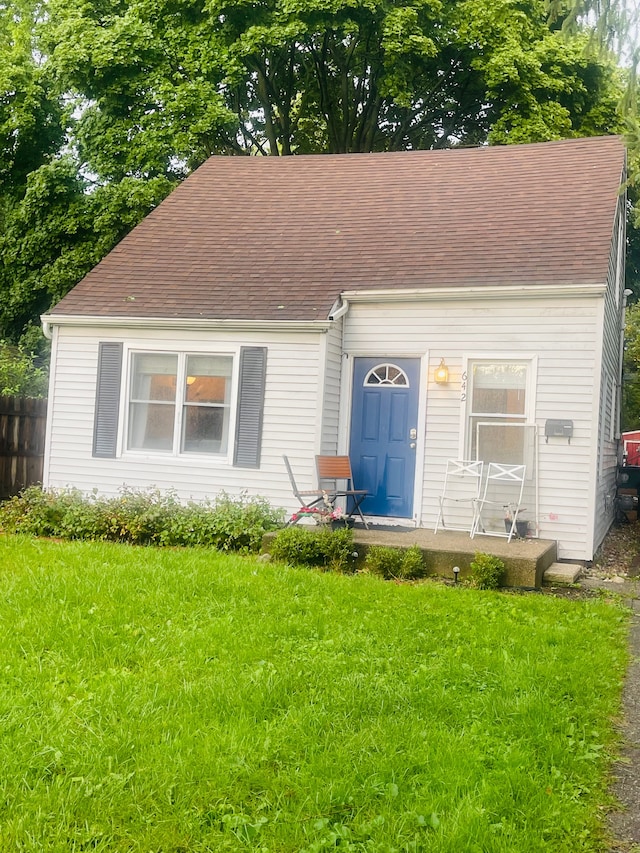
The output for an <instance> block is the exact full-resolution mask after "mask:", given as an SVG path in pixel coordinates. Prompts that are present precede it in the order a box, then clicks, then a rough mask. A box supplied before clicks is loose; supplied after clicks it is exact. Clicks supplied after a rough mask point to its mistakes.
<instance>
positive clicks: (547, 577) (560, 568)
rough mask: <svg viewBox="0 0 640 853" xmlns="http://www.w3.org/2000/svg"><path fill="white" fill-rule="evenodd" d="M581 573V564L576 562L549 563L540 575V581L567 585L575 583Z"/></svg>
mask: <svg viewBox="0 0 640 853" xmlns="http://www.w3.org/2000/svg"><path fill="white" fill-rule="evenodd" d="M581 574H582V566H580V565H579V564H578V563H551V565H550V566H549V568H548V569H547V570H546V571H545V573H544V575H543V576H542V582H543V583H544V584H549V585H553V584H565V585H569V584H572V583H575V582H576V581H577V580H578V578H579V577H580V575H581Z"/></svg>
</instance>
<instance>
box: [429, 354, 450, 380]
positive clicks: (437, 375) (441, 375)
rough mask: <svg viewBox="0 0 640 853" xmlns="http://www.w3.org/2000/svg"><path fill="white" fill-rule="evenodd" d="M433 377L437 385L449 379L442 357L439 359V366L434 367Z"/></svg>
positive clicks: (447, 369)
mask: <svg viewBox="0 0 640 853" xmlns="http://www.w3.org/2000/svg"><path fill="white" fill-rule="evenodd" d="M433 378H434V380H435V381H436V382H437V384H438V385H446V384H447V382H448V381H449V368H448V367H447V365H446V364H445V363H444V358H441V359H440V366H439V367H436V369H435V371H434V374H433Z"/></svg>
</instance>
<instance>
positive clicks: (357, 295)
mask: <svg viewBox="0 0 640 853" xmlns="http://www.w3.org/2000/svg"><path fill="white" fill-rule="evenodd" d="M606 291H607V285H606V282H593V283H592V284H530V285H510V284H506V285H492V286H488V287H487V286H484V285H483V286H481V287H433V288H429V289H425V288H417V287H416V288H410V289H409V288H407V289H406V290H400V289H398V290H396V289H381V290H347V291H344V292H343V293H342V294H341V295H342V300H343V302H344V303H352V302H354V303H355V302H437V301H443V300H447V301H459V300H464V299H466V300H469V299H505V298H506V297H508V298H510V299H527V298H535V299H540V298H543V297H544V298H552V297H562V296H597V297H603V296H604V295H605V293H606ZM338 310H341V309H338ZM330 316H332V317H335V314H333V315H330Z"/></svg>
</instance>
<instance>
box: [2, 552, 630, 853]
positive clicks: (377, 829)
mask: <svg viewBox="0 0 640 853" xmlns="http://www.w3.org/2000/svg"><path fill="white" fill-rule="evenodd" d="M0 584H1V589H2V593H1V594H0V719H1V726H0V850H1V851H2V853H5V851H7V853H8V851H11V853H14V851H26V850H28V851H65V853H67V851H87V850H91V851H136V853H137V852H138V851H140V853H150V851H153V853H178V852H179V851H181V853H196V851H205V850H206V851H244V850H250V851H270V853H286V851H308V853H312V851H313V852H314V853H315V851H325V850H335V849H336V848H337V849H338V850H343V851H372V852H373V851H375V852H376V853H383V852H384V853H391V851H429V853H441V852H442V853H444V851H447V853H474V851H478V853H480V851H482V853H501V852H502V851H504V853H514V851H523V853H525V851H526V853H533V852H534V851H542V850H544V851H550V853H551V851H552V853H561V851H567V853H575V851H581V850H591V851H595V850H605V849H606V847H605V845H604V842H603V838H602V833H603V829H602V827H603V809H602V807H603V805H606V802H607V800H606V776H607V769H608V766H609V762H610V749H611V748H612V745H613V740H612V719H613V718H614V717H615V715H616V714H617V713H618V711H619V706H620V692H621V681H622V678H623V672H624V668H625V664H626V628H627V613H626V610H625V609H624V608H622V607H619V606H617V605H616V604H612V603H610V602H607V601H604V600H596V601H588V602H575V601H566V600H558V599H553V598H550V597H547V596H541V595H533V594H532V595H523V596H518V595H510V594H504V593H502V594H501V593H488V592H478V591H473V590H469V589H463V588H451V587H445V586H443V585H440V584H437V583H424V584H419V585H418V584H417V585H398V584H394V583H390V582H384V581H381V580H378V579H376V578H373V577H368V576H364V575H359V576H354V577H346V576H341V575H332V574H321V573H316V572H311V571H305V570H297V569H291V568H285V567H282V566H278V565H271V564H266V565H265V564H260V563H258V562H257V561H255V560H253V559H250V558H240V557H233V556H226V555H225V556H222V555H219V554H217V553H215V552H212V551H207V550H188V549H185V550H168V549H165V550H161V549H152V548H148V549H144V548H133V547H127V546H119V545H113V544H96V543H57V542H50V541H42V540H28V539H21V538H12V537H0Z"/></svg>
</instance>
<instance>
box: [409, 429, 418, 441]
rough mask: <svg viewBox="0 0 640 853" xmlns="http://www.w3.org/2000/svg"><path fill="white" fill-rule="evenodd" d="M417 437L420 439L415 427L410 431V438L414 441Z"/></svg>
mask: <svg viewBox="0 0 640 853" xmlns="http://www.w3.org/2000/svg"><path fill="white" fill-rule="evenodd" d="M417 437H418V430H417V429H416V428H415V427H414V428H413V429H410V430H409V438H410V439H411V440H412V441H413V440H414V439H416V438H417Z"/></svg>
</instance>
